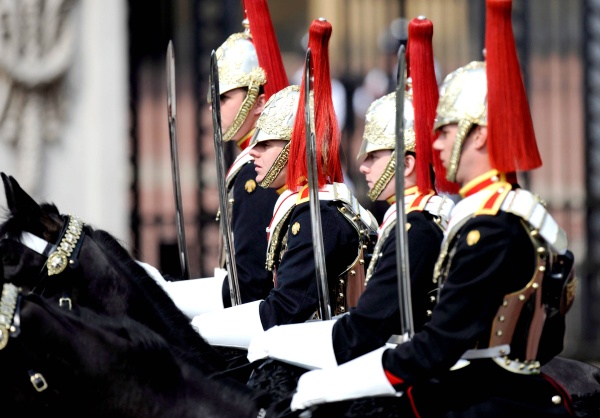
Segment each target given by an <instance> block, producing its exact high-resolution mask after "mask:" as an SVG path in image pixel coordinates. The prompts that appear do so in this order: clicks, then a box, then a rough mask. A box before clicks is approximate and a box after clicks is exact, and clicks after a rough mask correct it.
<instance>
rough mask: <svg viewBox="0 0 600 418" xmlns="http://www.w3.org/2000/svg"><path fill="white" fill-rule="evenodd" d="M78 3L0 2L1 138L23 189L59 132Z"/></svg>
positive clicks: (34, 181) (32, 185) (35, 180)
mask: <svg viewBox="0 0 600 418" xmlns="http://www.w3.org/2000/svg"><path fill="white" fill-rule="evenodd" d="M76 1H77V0H3V1H0V142H3V143H6V144H9V149H10V150H11V151H12V152H14V158H15V159H16V167H17V172H16V173H14V175H15V176H16V177H17V178H18V179H19V182H20V183H21V185H22V186H23V188H24V189H25V190H33V191H37V189H38V187H39V178H40V175H41V173H42V170H43V167H42V164H43V158H42V157H43V155H44V144H45V143H46V142H53V141H56V140H57V139H58V138H59V137H60V135H61V134H62V130H63V124H64V120H65V110H66V103H65V96H66V94H65V87H66V82H65V79H66V74H67V71H68V69H69V67H70V66H71V63H72V60H73V55H74V51H75V45H76V41H75V40H76V28H75V23H74V13H73V6H74V5H75V3H76Z"/></svg>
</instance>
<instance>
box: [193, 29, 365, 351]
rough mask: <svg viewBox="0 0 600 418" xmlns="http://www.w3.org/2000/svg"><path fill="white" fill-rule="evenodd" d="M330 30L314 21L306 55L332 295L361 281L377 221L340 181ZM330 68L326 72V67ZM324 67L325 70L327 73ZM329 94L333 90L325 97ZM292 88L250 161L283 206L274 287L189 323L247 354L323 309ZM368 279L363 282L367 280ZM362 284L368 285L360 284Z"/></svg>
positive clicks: (275, 226)
mask: <svg viewBox="0 0 600 418" xmlns="http://www.w3.org/2000/svg"><path fill="white" fill-rule="evenodd" d="M331 31H332V28H331V24H329V22H327V21H325V20H315V21H313V23H312V24H311V27H310V40H309V47H310V48H311V51H312V52H313V57H314V61H313V62H314V65H315V71H314V74H315V75H314V99H315V100H314V103H315V127H316V137H317V138H319V143H320V146H318V149H319V154H318V157H317V161H318V165H319V174H320V177H321V178H320V182H319V183H320V184H319V205H320V206H319V207H320V214H321V221H322V227H323V240H324V252H325V259H326V266H325V267H326V271H327V278H328V280H329V288H330V290H331V291H332V292H333V291H335V290H336V287H335V286H337V285H338V284H339V283H340V282H346V281H347V280H349V279H350V278H351V276H352V277H354V276H358V275H359V274H360V273H361V270H362V273H363V274H364V266H363V265H362V261H363V258H362V245H363V244H364V239H365V237H368V235H369V234H368V232H369V230H371V231H373V230H374V229H375V228H376V226H377V223H376V220H375V218H374V217H373V215H372V214H371V213H370V212H369V211H367V210H365V209H364V208H362V207H361V206H360V205H359V204H358V201H357V200H356V198H355V197H354V196H353V195H352V193H351V192H350V190H349V189H348V187H346V186H345V185H344V184H343V183H342V181H343V178H342V174H341V164H340V160H339V155H338V147H339V141H340V135H339V129H338V127H337V120H336V118H335V114H334V113H333V103H332V100H331V86H330V75H329V67H328V62H329V58H328V51H327V47H328V41H329V37H330V36H331ZM326 64H327V65H326ZM323 67H325V70H323ZM328 87H329V90H327V89H328ZM304 88H305V87H304V86H301V87H298V86H289V87H287V88H285V89H283V90H281V91H279V92H278V93H276V94H274V95H273V96H271V98H270V99H269V100H268V102H267V104H266V105H265V108H264V110H263V112H262V114H261V116H260V118H259V120H258V122H257V130H256V132H255V134H254V136H253V139H252V148H251V152H250V154H251V155H252V157H253V158H254V162H255V169H256V173H257V176H256V180H257V182H258V184H259V185H260V186H261V187H268V188H271V189H273V190H276V191H277V193H278V194H279V199H278V200H277V203H276V204H275V209H274V211H273V212H272V221H271V223H270V225H269V227H268V240H269V241H268V242H269V243H268V250H267V251H268V253H267V264H266V267H267V269H268V270H270V271H272V272H273V274H274V280H275V287H274V289H273V290H272V291H271V292H270V294H269V295H268V296H267V297H266V298H265V299H264V300H262V301H257V302H252V303H246V304H242V305H239V306H234V307H231V308H228V309H225V310H222V311H215V312H209V313H206V314H203V315H199V316H197V317H195V318H194V319H193V320H192V325H194V326H195V327H196V328H197V329H198V331H199V333H200V334H201V335H202V336H203V337H204V338H205V339H206V340H207V341H208V342H210V343H211V344H214V345H220V346H231V347H238V348H239V347H242V348H247V347H248V344H249V342H250V339H251V338H252V336H253V335H255V334H256V333H259V332H262V331H263V330H266V329H269V328H271V327H273V326H275V325H282V324H290V323H299V322H304V321H307V320H309V319H311V318H313V317H314V316H315V313H316V312H317V309H318V306H319V297H318V290H317V272H316V264H315V256H314V248H313V247H314V245H313V242H312V234H311V214H310V211H309V206H310V205H309V203H310V202H309V200H308V196H309V194H308V186H307V164H306V148H305V147H306V140H305V132H304V123H303V121H304V118H302V116H301V115H303V114H304V111H303V106H302V104H303V100H300V97H303V89H304ZM363 277H364V276H363ZM362 280H364V279H362ZM331 300H332V305H333V304H334V303H335V304H336V305H335V306H332V312H333V313H334V314H336V313H340V312H342V311H344V310H345V309H346V307H345V306H344V305H343V304H340V302H344V299H343V298H339V299H338V298H335V299H334V298H333V297H332V298H331Z"/></svg>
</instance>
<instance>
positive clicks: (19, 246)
mask: <svg viewBox="0 0 600 418" xmlns="http://www.w3.org/2000/svg"><path fill="white" fill-rule="evenodd" d="M2 180H3V183H4V187H5V192H6V197H7V202H8V207H9V214H8V218H7V221H6V222H4V223H3V224H2V225H0V238H2V239H1V240H0V254H1V255H2V266H3V267H4V269H5V272H6V279H7V280H9V281H11V282H12V283H15V284H17V285H18V286H21V287H22V288H24V289H25V290H28V291H31V292H35V293H37V294H40V295H42V296H44V298H48V299H50V300H54V301H55V305H56V306H59V301H61V300H69V301H71V304H72V308H73V311H74V312H73V314H74V315H76V314H80V313H81V312H85V315H86V316H90V315H91V312H93V313H94V315H97V316H98V318H101V317H102V318H104V320H105V321H114V320H119V321H122V322H126V321H133V322H135V323H139V324H140V325H141V324H143V325H144V326H147V327H149V328H150V329H149V330H147V331H146V332H155V333H157V334H158V335H159V337H160V338H164V340H166V341H167V342H168V343H169V344H170V350H171V355H172V354H173V353H175V354H176V356H177V359H178V361H180V362H183V363H184V364H188V365H189V366H190V367H193V368H194V369H198V370H199V371H200V372H201V374H202V375H203V376H204V377H207V376H209V377H212V378H216V379H227V377H226V375H231V376H234V377H236V378H238V380H242V381H245V380H244V379H245V377H247V375H246V373H247V372H248V371H249V370H252V368H254V367H255V366H257V365H249V366H250V368H248V367H245V366H244V367H242V368H241V369H242V372H241V373H240V374H236V373H237V372H236V370H235V369H234V370H233V373H231V370H227V369H228V367H229V366H231V362H228V361H227V359H226V358H225V357H224V356H223V354H222V352H221V351H218V350H216V349H215V347H211V346H210V345H209V344H208V343H206V341H205V340H204V339H202V337H201V336H199V335H198V334H197V332H196V331H195V330H193V329H192V328H191V326H190V324H189V320H188V318H187V317H185V315H184V314H183V313H182V312H181V311H180V310H179V309H178V308H177V307H176V306H175V305H174V303H173V301H172V300H171V299H170V297H169V296H168V295H167V294H166V293H165V292H164V291H163V289H162V288H161V287H160V286H159V285H158V284H157V283H156V282H155V281H154V279H152V278H151V277H150V276H149V275H148V273H147V272H146V270H144V269H143V268H142V267H141V266H140V265H139V264H138V263H137V262H136V261H135V259H133V257H132V256H131V255H130V254H129V252H128V251H127V250H126V249H125V248H124V247H123V246H122V245H121V244H120V243H119V242H118V241H117V240H116V239H115V238H114V237H112V236H111V235H110V234H108V233H107V232H105V231H102V230H94V229H93V228H91V227H90V226H89V225H82V226H81V235H82V236H81V237H79V238H78V239H77V241H76V243H74V244H69V245H67V247H68V248H69V249H70V250H71V251H72V252H73V253H76V254H75V256H73V255H72V256H71V257H70V258H71V259H72V260H74V262H73V263H72V264H69V265H68V266H65V269H64V271H62V272H60V273H58V274H53V275H48V272H49V270H48V265H47V261H48V255H49V254H40V253H39V252H42V253H44V251H42V250H38V251H37V252H36V251H34V250H32V249H31V248H30V247H28V246H26V245H24V244H23V243H22V242H21V240H22V237H23V235H22V234H23V232H27V233H30V234H33V235H35V236H36V237H38V238H40V239H41V240H43V241H44V242H47V243H51V244H55V245H54V246H53V245H48V246H49V247H50V248H51V249H52V250H54V249H55V246H58V245H60V244H61V243H62V241H63V240H64V239H65V235H66V234H67V233H68V232H69V221H71V218H70V217H67V216H64V215H61V214H60V212H59V211H58V209H57V208H56V207H55V206H54V205H52V204H49V203H42V204H37V203H36V202H35V201H34V200H33V199H32V198H31V197H30V196H29V195H27V193H25V192H24V191H23V190H22V189H21V187H20V186H19V185H18V183H17V182H16V180H15V179H14V178H12V177H8V176H6V175H4V174H2ZM58 264H60V263H58ZM50 268H51V269H54V268H55V266H52V265H51V266H50ZM31 297H33V296H31ZM56 309H58V308H56ZM61 309H63V308H61ZM109 318H110V319H109ZM95 322H97V321H95ZM119 326H121V325H119ZM76 338H77V337H76ZM65 344H66V343H65ZM68 344H74V342H69V343H68ZM136 349H139V347H138V346H136ZM121 354H122V356H121V360H122V361H125V360H124V359H126V358H129V357H130V356H132V355H133V351H131V352H127V353H121ZM125 354H127V356H126V355H125ZM573 366H574V365H573V364H565V363H563V362H560V360H559V361H558V365H557V366H556V365H555V366H551V367H550V369H554V370H556V371H557V373H562V374H563V375H562V376H564V378H565V379H567V383H569V384H571V381H570V378H569V375H566V374H564V372H565V371H572V370H575V369H574V368H573ZM575 366H581V365H580V364H575ZM585 366H587V365H585ZM578 370H581V368H579V369H578ZM593 371H594V370H588V369H585V372H586V373H588V372H589V373H591V372H593ZM133 372H135V371H133ZM304 372H305V370H303V369H301V368H296V367H295V366H289V365H285V364H283V363H280V362H277V361H268V362H266V363H265V364H264V365H262V366H260V367H257V368H255V369H254V372H253V374H252V378H251V379H250V381H248V385H249V387H250V388H251V391H252V393H255V392H254V391H255V390H256V391H257V392H258V393H264V392H268V393H270V395H271V397H272V399H271V400H272V401H281V402H282V403H283V404H285V402H289V396H290V395H291V394H292V393H293V391H294V390H295V385H296V382H297V379H298V378H299V376H300V375H301V374H302V373H304ZM589 373H588V375H586V376H589V379H586V377H585V376H583V377H582V376H581V375H579V378H578V381H581V379H582V378H583V379H584V380H585V383H586V384H588V383H589V384H590V385H591V386H590V387H591V388H594V387H595V386H593V385H594V384H596V385H597V383H598V381H597V380H596V376H595V375H589ZM549 374H551V375H552V374H553V373H552V372H550V373H549ZM102 379H105V380H106V379H110V377H108V376H102ZM100 380H101V379H100ZM557 380H559V381H561V378H560V376H559V377H558V379H557ZM132 387H134V385H133V384H132ZM246 389H247V388H246ZM586 390H587V389H586ZM134 392H135V391H134ZM571 393H573V392H571ZM588 395H589V392H585V391H584V392H582V393H576V396H579V397H582V398H585V397H587V396H588ZM165 396H166V395H165ZM395 402H396V399H394V398H390V399H382V398H379V399H362V400H357V401H350V402H343V403H336V404H330V405H324V406H322V407H319V408H316V409H315V411H313V414H314V416H323V413H324V414H325V416H327V415H328V416H347V417H353V416H373V417H375V416H377V417H392V416H395V415H394V413H393V411H394V404H395ZM588 405H589V402H588ZM325 411H326V412H325ZM334 411H335V413H334ZM138 416H139V415H138ZM579 416H586V415H585V414H583V415H579ZM589 416H591V415H589Z"/></svg>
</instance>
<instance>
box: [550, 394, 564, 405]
mask: <svg viewBox="0 0 600 418" xmlns="http://www.w3.org/2000/svg"><path fill="white" fill-rule="evenodd" d="M561 402H562V398H561V397H560V396H558V395H554V396H553V397H552V403H553V404H554V405H558V404H560V403H561Z"/></svg>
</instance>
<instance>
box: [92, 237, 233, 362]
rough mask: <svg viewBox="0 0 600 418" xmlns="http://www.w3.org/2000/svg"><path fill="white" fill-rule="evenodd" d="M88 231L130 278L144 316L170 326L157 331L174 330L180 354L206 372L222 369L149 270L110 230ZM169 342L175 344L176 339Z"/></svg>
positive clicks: (220, 359) (218, 359) (220, 358)
mask: <svg viewBox="0 0 600 418" xmlns="http://www.w3.org/2000/svg"><path fill="white" fill-rule="evenodd" d="M87 233H89V234H90V236H91V238H92V239H93V240H94V241H95V242H96V244H97V245H98V246H99V247H100V248H101V249H102V250H103V252H104V253H105V255H106V256H107V257H108V258H109V259H110V260H111V263H112V265H113V267H114V268H116V269H117V270H119V271H121V272H122V273H123V274H124V276H125V277H128V278H129V281H130V282H131V284H132V286H133V287H134V292H132V297H133V298H135V300H143V302H144V303H140V306H146V307H148V308H150V309H151V311H147V312H146V313H145V317H146V318H152V317H154V318H157V317H158V318H159V320H158V321H155V322H156V323H157V324H168V328H169V329H162V330H159V331H162V332H161V334H163V332H164V333H169V334H175V333H176V334H177V336H178V339H179V341H178V342H179V344H176V345H177V346H179V348H181V349H182V355H184V356H186V357H188V358H189V360H191V361H194V359H195V360H196V361H195V362H196V363H197V362H198V359H201V363H202V366H204V369H205V371H207V372H209V373H220V372H222V371H223V370H224V369H225V368H226V366H227V363H226V360H225V358H224V357H223V356H222V355H221V354H220V353H219V352H218V351H217V350H216V349H215V348H214V347H212V346H211V345H210V344H209V343H208V342H207V341H206V340H205V339H204V338H203V337H202V336H201V335H200V334H198V332H196V330H194V329H193V328H192V326H191V324H190V321H189V319H188V317H187V316H185V314H184V313H183V312H182V311H181V310H180V309H179V308H178V307H177V306H176V305H175V303H174V302H173V300H172V299H171V297H170V296H169V295H168V294H167V293H166V292H165V291H164V289H163V288H162V287H161V286H160V285H159V284H158V283H157V282H156V281H155V280H154V279H153V278H152V277H151V276H150V275H149V274H148V272H147V271H146V270H145V269H144V268H143V267H142V266H140V265H139V264H138V263H137V262H136V260H135V259H134V258H133V257H132V256H131V254H130V253H129V251H128V250H127V249H126V248H125V247H124V245H123V244H121V242H120V241H119V240H117V239H116V238H115V237H114V236H113V235H111V234H110V233H109V232H107V231H104V230H101V229H93V228H91V227H89V226H88V232H87ZM148 302H150V303H148ZM134 319H138V318H134ZM138 320H139V319H138ZM163 335H164V334H163ZM172 343H173V344H175V341H173V342H172Z"/></svg>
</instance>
